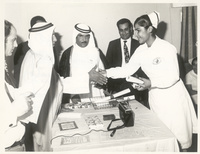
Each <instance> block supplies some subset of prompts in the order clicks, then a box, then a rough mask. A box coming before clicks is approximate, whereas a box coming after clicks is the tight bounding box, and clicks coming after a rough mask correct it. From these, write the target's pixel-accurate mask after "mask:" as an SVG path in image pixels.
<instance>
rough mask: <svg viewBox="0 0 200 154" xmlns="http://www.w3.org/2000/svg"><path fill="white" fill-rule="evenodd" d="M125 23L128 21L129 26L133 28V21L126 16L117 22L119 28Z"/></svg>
mask: <svg viewBox="0 0 200 154" xmlns="http://www.w3.org/2000/svg"><path fill="white" fill-rule="evenodd" d="M125 23H128V25H129V28H132V27H133V24H132V23H131V21H130V20H129V19H126V18H122V19H120V20H119V21H118V22H117V27H118V28H119V25H121V24H125Z"/></svg>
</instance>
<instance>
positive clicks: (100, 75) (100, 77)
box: [89, 66, 108, 85]
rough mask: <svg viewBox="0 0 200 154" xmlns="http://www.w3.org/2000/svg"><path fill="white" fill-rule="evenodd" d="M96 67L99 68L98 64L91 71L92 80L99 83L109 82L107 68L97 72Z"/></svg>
mask: <svg viewBox="0 0 200 154" xmlns="http://www.w3.org/2000/svg"><path fill="white" fill-rule="evenodd" d="M96 68H97V66H95V67H93V68H92V69H91V70H90V71H89V77H90V81H92V82H94V83H95V84H98V85H105V84H106V83H107V82H108V79H107V76H106V70H100V71H98V72H97V71H96Z"/></svg>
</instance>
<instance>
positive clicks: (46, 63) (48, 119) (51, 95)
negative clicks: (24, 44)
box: [19, 22, 62, 151]
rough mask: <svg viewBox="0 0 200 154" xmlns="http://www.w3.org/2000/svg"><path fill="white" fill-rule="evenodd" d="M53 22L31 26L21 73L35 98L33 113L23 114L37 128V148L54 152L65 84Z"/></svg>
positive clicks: (34, 135)
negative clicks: (57, 59) (59, 71)
mask: <svg viewBox="0 0 200 154" xmlns="http://www.w3.org/2000/svg"><path fill="white" fill-rule="evenodd" d="M54 29H55V27H54V25H53V24H52V23H47V22H40V23H36V24H35V25H34V26H33V27H32V28H31V29H29V32H30V34H29V39H28V46H29V47H30V49H29V50H28V52H27V53H26V55H25V57H24V60H23V63H22V67H21V73H20V82H19V86H20V87H24V86H26V87H27V90H28V91H31V92H32V93H33V94H34V95H35V97H34V98H33V112H32V113H29V116H28V117H22V119H24V122H27V123H28V122H30V123H29V125H31V127H32V130H33V132H32V133H33V139H34V151H50V149H51V148H50V140H51V135H52V132H51V129H52V124H53V122H54V120H55V118H56V114H57V112H58V109H59V107H60V104H61V96H62V83H61V80H60V78H59V75H58V74H57V73H56V72H55V70H54V62H55V60H54V53H53V46H54V45H55V42H56V37H55V36H54Z"/></svg>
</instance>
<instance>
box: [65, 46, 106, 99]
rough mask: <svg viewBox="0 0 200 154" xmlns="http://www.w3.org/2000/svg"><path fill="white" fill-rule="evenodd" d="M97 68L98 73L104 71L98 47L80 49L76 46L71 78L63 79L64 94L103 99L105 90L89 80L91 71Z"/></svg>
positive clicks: (72, 56)
mask: <svg viewBox="0 0 200 154" xmlns="http://www.w3.org/2000/svg"><path fill="white" fill-rule="evenodd" d="M95 65H96V66H97V69H96V71H98V70H99V69H102V70H103V69H104V66H103V63H102V61H101V59H100V56H99V51H98V49H97V48H96V47H93V48H87V47H86V48H80V47H78V45H75V47H74V48H73V51H72V53H71V57H70V77H66V78H65V79H63V80H62V81H63V85H64V90H63V92H64V93H70V94H79V95H80V97H81V98H82V99H83V98H88V97H101V96H104V94H103V90H102V89H98V88H96V87H94V85H92V84H91V83H90V80H89V74H88V73H89V71H90V70H91V69H92V68H93V67H95Z"/></svg>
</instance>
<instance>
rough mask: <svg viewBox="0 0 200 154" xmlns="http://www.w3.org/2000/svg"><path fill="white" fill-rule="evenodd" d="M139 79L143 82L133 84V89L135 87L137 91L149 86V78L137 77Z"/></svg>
mask: <svg viewBox="0 0 200 154" xmlns="http://www.w3.org/2000/svg"><path fill="white" fill-rule="evenodd" d="M139 79H140V80H142V81H143V82H144V83H142V84H138V85H137V86H135V89H137V90H138V91H142V90H146V89H148V88H150V87H151V80H149V79H146V78H142V77H139Z"/></svg>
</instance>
